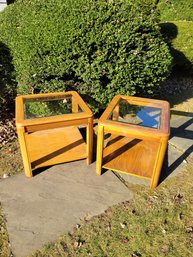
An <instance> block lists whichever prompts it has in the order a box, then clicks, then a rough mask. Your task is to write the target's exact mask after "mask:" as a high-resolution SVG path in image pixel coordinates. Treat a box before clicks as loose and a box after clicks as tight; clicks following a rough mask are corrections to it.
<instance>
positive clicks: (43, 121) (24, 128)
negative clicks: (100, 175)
mask: <svg viewBox="0 0 193 257" xmlns="http://www.w3.org/2000/svg"><path fill="white" fill-rule="evenodd" d="M66 96H72V113H70V114H63V115H56V116H49V117H43V118H34V119H25V118H24V101H25V100H30V99H36V98H38V99H44V98H49V97H58V98H62V97H64V98H65V97H66ZM78 105H79V106H80V107H81V108H82V110H83V112H79V113H78ZM79 125H85V126H86V148H85V149H86V153H82V152H79V158H78V159H83V158H86V162H87V165H89V164H91V162H92V149H93V113H92V111H91V110H90V109H89V107H88V106H87V105H86V104H85V102H84V101H83V99H82V98H81V97H80V96H79V94H78V93H77V92H75V91H68V92H58V93H47V94H32V95H21V96H17V97H16V128H17V134H18V140H19V144H20V149H21V154H22V159H23V164H24V169H25V174H26V176H27V177H32V176H33V173H32V169H33V168H38V167H43V166H47V164H46V165H44V163H42V164H41V165H39V166H38V165H37V166H35V167H32V155H33V153H34V152H35V151H38V149H31V147H30V144H29V143H27V142H28V140H31V141H29V142H33V138H34V139H35V138H36V140H37V135H38V136H39V137H40V138H41V133H42V135H43V134H44V133H48V132H49V133H51V132H52V131H53V133H54V135H52V138H53V140H54V139H55V140H56V142H59V141H61V140H62V138H61V139H60V138H59V137H60V136H61V133H64V135H65V133H66V132H67V137H68V139H69V133H70V131H71V129H72V133H71V135H72V137H73V128H74V129H75V128H76V127H77V126H79ZM66 127H70V129H65V128H66ZM63 128H64V130H63ZM65 131H66V132H65ZM75 132H76V133H77V130H76V131H75ZM38 133H39V134H38ZM57 133H58V134H57ZM80 137H81V135H80V136H79V135H78V138H79V141H80ZM72 140H76V139H73V138H72ZM61 142H62V141H61ZM73 143H74V141H72V144H71V145H72V146H73ZM50 147H51V148H52V150H53V151H55V150H56V143H55V142H52V144H51V145H50ZM81 149H83V145H82V148H81ZM81 151H82V150H81ZM41 154H42V153H41ZM65 156H67V160H65V159H64V160H62V159H60V160H59V162H57V161H56V160H55V161H53V163H52V161H51V162H49V163H50V165H54V164H57V163H61V162H66V161H71V160H72V161H73V160H76V157H75V156H69V155H68V154H67V155H65Z"/></svg>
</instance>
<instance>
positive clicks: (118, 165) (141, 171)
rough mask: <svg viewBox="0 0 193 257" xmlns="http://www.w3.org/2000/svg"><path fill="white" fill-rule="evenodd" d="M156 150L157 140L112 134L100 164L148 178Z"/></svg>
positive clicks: (157, 148) (157, 147) (157, 146)
mask: <svg viewBox="0 0 193 257" xmlns="http://www.w3.org/2000/svg"><path fill="white" fill-rule="evenodd" d="M158 150H159V142H157V141H151V142H149V141H145V140H140V139H136V138H133V137H123V136H113V135H112V136H111V138H110V140H109V142H108V144H107V146H106V147H105V149H104V152H103V164H102V166H103V167H104V168H106V169H110V170H115V171H121V172H124V173H129V174H134V175H136V176H139V177H145V178H149V179H150V178H151V173H152V170H153V168H154V163H155V160H156V155H157V152H158ZM147 160H148V161H147Z"/></svg>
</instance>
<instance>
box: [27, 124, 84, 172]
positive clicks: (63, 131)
mask: <svg viewBox="0 0 193 257" xmlns="http://www.w3.org/2000/svg"><path fill="white" fill-rule="evenodd" d="M26 142H27V148H28V149H29V157H30V162H31V165H32V168H33V169H34V168H38V167H42V166H50V165H54V164H57V163H62V162H69V161H75V160H79V159H83V158H86V157H87V154H86V144H85V142H84V140H83V138H82V136H81V134H80V132H79V130H78V128H77V127H72V126H71V127H64V128H55V129H48V130H43V131H37V132H34V133H31V134H29V135H28V137H27V138H26Z"/></svg>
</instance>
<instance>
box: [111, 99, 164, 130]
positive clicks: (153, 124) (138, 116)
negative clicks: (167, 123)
mask: <svg viewBox="0 0 193 257" xmlns="http://www.w3.org/2000/svg"><path fill="white" fill-rule="evenodd" d="M160 117H161V108H156V107H150V106H139V105H133V104H129V103H128V101H127V100H124V99H121V100H120V101H119V103H118V104H117V105H116V106H115V108H114V109H113V110H112V112H111V114H110V116H109V117H108V120H113V121H114V122H120V123H128V124H133V125H138V126H142V127H149V128H155V129H159V128H160Z"/></svg>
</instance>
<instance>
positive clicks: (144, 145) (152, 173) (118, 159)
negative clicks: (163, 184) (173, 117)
mask: <svg viewBox="0 0 193 257" xmlns="http://www.w3.org/2000/svg"><path fill="white" fill-rule="evenodd" d="M169 109H170V108H169V103H168V102H166V101H160V100H155V99H147V98H140V97H131V96H121V95H118V96H115V97H114V98H113V100H112V101H111V102H110V104H109V106H108V107H107V109H106V110H105V111H104V113H103V114H102V116H101V117H100V119H99V121H98V136H97V160H96V172H97V173H98V174H99V175H100V174H101V169H102V168H105V169H110V170H113V171H118V172H123V173H127V174H131V175H135V176H139V177H143V178H146V179H149V180H151V185H150V187H151V188H155V187H156V186H157V184H158V181H159V177H160V172H161V168H162V164H163V160H164V155H165V152H166V149H167V142H168V138H169V133H170V127H169V120H170V112H169ZM105 133H108V134H107V135H108V136H109V138H108V143H107V145H106V146H104V135H105Z"/></svg>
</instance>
